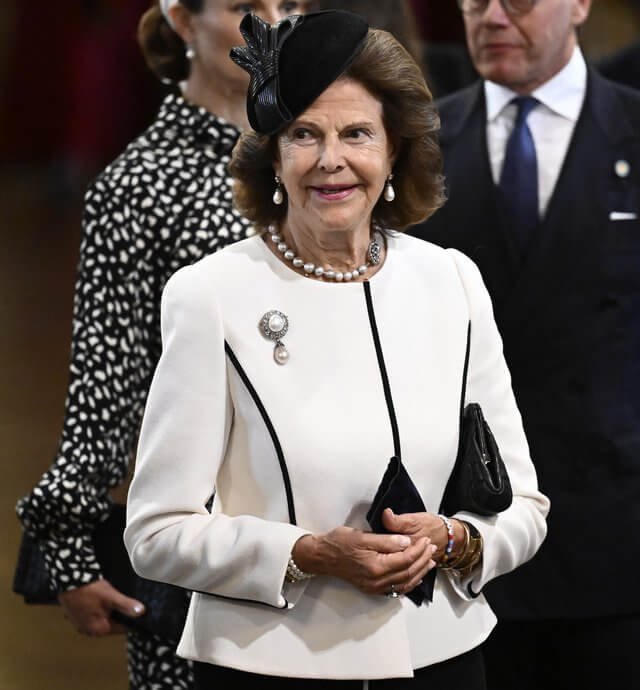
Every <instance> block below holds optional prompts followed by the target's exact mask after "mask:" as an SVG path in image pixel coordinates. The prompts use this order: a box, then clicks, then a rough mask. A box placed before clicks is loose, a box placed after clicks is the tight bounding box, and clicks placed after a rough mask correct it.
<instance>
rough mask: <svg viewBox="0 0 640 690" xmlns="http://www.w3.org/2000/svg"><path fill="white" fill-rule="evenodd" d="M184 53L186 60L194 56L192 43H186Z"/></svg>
mask: <svg viewBox="0 0 640 690" xmlns="http://www.w3.org/2000/svg"><path fill="white" fill-rule="evenodd" d="M184 54H185V57H186V58H187V60H193V58H194V57H195V56H196V50H195V48H194V47H193V46H192V45H187V48H186V50H185V51H184Z"/></svg>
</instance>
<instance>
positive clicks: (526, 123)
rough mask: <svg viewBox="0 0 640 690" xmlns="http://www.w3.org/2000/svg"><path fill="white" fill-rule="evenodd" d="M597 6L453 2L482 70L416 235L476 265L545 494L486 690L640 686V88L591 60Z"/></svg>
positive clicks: (448, 101)
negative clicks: (533, 546)
mask: <svg viewBox="0 0 640 690" xmlns="http://www.w3.org/2000/svg"><path fill="white" fill-rule="evenodd" d="M590 4H591V0H500V1H498V0H459V5H460V6H461V9H462V11H463V14H464V20H465V26H466V33H467V41H468V44H469V48H470V52H471V55H472V58H473V60H474V63H475V66H476V69H477V70H478V72H479V73H480V75H481V76H482V77H483V81H482V82H480V83H478V84H476V85H474V86H472V87H470V88H468V89H465V90H463V91H461V92H458V93H457V94H454V95H452V96H449V97H447V98H445V99H443V100H442V101H441V102H440V104H439V105H440V113H441V118H442V135H441V144H442V149H443V153H444V166H445V175H446V180H447V188H448V196H449V200H448V201H447V203H446V204H445V206H444V207H443V208H442V209H441V210H439V211H438V212H437V213H436V214H435V215H434V216H433V217H432V218H431V219H430V220H428V221H427V222H426V223H424V224H423V225H422V226H418V227H417V228H416V229H415V231H414V232H415V234H417V235H418V236H420V237H422V238H424V239H426V240H429V241H432V242H436V243H437V244H440V245H442V246H446V247H456V248H457V249H460V250H462V251H463V252H465V253H466V254H468V255H469V256H470V257H471V258H472V259H473V260H474V261H475V262H476V263H477V265H478V267H479V268H480V270H481V272H482V275H483V277H484V280H485V282H486V284H487V287H488V289H489V291H490V293H491V296H492V299H493V304H494V310H495V315H496V320H497V323H498V326H499V328H500V331H501V334H502V337H503V340H504V348H505V354H506V358H507V362H508V363H509V366H510V369H511V374H512V377H513V387H514V390H515V393H516V397H517V400H518V404H519V406H520V409H521V412H522V415H523V419H524V424H525V429H526V431H527V436H528V439H529V443H530V446H531V453H532V457H533V460H534V463H535V465H536V468H537V471H538V475H539V481H540V487H541V489H542V491H544V492H545V493H546V494H547V495H548V496H549V497H550V498H551V513H550V518H549V534H548V537H547V540H546V542H545V544H543V546H542V549H541V550H540V552H539V553H538V555H537V556H536V557H535V558H534V559H533V561H532V562H531V563H529V564H526V565H525V566H523V567H521V568H520V569H518V570H517V571H516V572H515V573H512V574H510V575H507V576H505V577H503V578H501V579H499V580H498V581H496V582H495V583H493V584H492V585H491V586H490V587H488V588H487V590H486V594H487V596H488V598H489V601H490V602H491V604H492V605H493V608H494V610H495V611H496V613H497V615H498V618H499V624H498V626H497V628H496V630H495V631H494V633H493V634H492V636H491V637H490V639H489V641H488V643H487V645H486V651H487V654H486V660H487V671H488V680H489V688H490V690H499V689H502V688H509V689H510V690H511V689H517V690H523V689H524V688H535V689H536V690H544V689H546V688H551V687H565V688H578V689H579V690H587V689H588V688H596V687H597V688H601V686H602V684H603V683H605V682H611V681H614V682H615V683H616V685H618V684H619V686H620V687H625V688H632V687H633V688H638V687H640V682H639V681H638V672H637V671H635V668H636V667H637V666H638V662H637V661H636V659H635V655H636V646H637V644H638V642H639V641H640V587H639V586H638V578H639V574H640V220H639V217H640V93H638V92H635V91H632V90H629V89H626V88H625V87H622V86H616V85H614V84H613V83H611V82H608V81H606V80H605V79H604V78H603V77H601V76H600V75H598V74H597V73H596V72H594V71H593V70H591V69H590V68H588V67H587V66H586V64H585V62H584V59H583V57H582V53H581V51H580V49H579V47H578V44H577V28H578V27H579V26H580V25H581V24H582V23H583V22H584V21H585V20H586V18H587V15H588V13H589V10H590ZM531 97H533V98H531ZM514 99H516V100H514ZM472 328H473V325H472ZM488 421H489V424H490V423H491V420H488Z"/></svg>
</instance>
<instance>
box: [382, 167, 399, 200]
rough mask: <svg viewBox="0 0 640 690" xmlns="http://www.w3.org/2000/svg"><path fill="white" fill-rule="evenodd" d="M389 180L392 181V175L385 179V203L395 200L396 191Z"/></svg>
mask: <svg viewBox="0 0 640 690" xmlns="http://www.w3.org/2000/svg"><path fill="white" fill-rule="evenodd" d="M391 180H393V173H391V174H390V175H389V177H387V183H386V184H385V186H384V198H385V201H393V200H394V199H395V198H396V190H395V189H394V188H393V185H392V184H391Z"/></svg>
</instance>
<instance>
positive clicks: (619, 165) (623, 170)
mask: <svg viewBox="0 0 640 690" xmlns="http://www.w3.org/2000/svg"><path fill="white" fill-rule="evenodd" d="M614 170H615V171H616V175H617V176H618V177H629V173H630V172H631V166H630V165H629V161H625V160H623V159H622V158H621V159H620V160H618V161H616V164H615V166H614Z"/></svg>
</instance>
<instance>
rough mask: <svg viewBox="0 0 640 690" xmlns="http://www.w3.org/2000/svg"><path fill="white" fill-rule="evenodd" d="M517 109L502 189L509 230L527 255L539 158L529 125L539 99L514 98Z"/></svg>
mask: <svg viewBox="0 0 640 690" xmlns="http://www.w3.org/2000/svg"><path fill="white" fill-rule="evenodd" d="M511 102H512V103H515V105H516V106H517V108H518V113H517V115H516V121H515V124H514V126H513V131H512V132H511V136H510V137H509V141H508V142H507V149H506V151H505V156H504V165H503V167H502V174H501V175H500V189H501V190H502V197H503V202H504V207H505V209H506V212H507V220H508V222H509V224H510V226H511V228H510V230H511V231H512V232H513V233H514V235H515V237H516V242H517V245H518V248H519V249H520V254H521V255H524V254H525V252H526V251H527V248H528V246H529V242H530V241H531V238H532V236H533V233H534V232H535V230H536V229H537V227H538V223H539V211H538V160H537V157H536V147H535V144H534V142H533V137H532V136H531V130H530V129H529V125H528V124H527V117H528V116H529V113H530V112H531V111H532V110H533V109H534V108H535V107H536V106H537V105H538V103H539V101H537V100H536V99H535V98H533V97H531V96H520V97H518V98H514V99H513V101H511Z"/></svg>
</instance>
